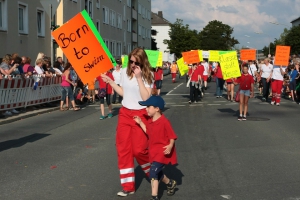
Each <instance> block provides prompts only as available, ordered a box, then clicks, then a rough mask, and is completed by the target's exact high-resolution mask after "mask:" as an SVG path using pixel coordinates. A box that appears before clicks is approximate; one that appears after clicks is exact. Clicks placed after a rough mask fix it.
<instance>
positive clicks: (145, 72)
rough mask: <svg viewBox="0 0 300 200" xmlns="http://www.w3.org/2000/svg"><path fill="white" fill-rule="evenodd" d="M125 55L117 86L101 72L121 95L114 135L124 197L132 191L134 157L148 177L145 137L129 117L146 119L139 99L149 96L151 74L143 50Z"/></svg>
mask: <svg viewBox="0 0 300 200" xmlns="http://www.w3.org/2000/svg"><path fill="white" fill-rule="evenodd" d="M128 58H129V62H128V67H127V68H124V69H122V72H121V82H120V86H118V85H117V84H116V83H115V82H114V81H112V79H111V78H110V77H108V76H106V75H102V79H103V80H104V81H105V82H107V83H109V84H110V85H111V86H112V87H113V89H114V91H116V92H117V93H118V94H119V95H121V96H123V101H122V106H123V107H122V108H121V109H120V111H119V119H118V125H117V135H116V147H117V153H118V167H119V169H120V179H121V185H122V188H123V189H122V191H120V192H118V193H117V195H118V196H123V197H124V196H128V195H129V194H134V193H135V174H134V158H135V159H136V161H137V163H138V164H139V165H140V166H141V168H142V170H143V171H144V172H145V173H146V175H147V176H149V170H150V163H149V154H148V138H147V136H146V135H145V133H144V132H143V130H142V129H141V127H140V126H139V125H138V124H137V123H136V122H135V121H134V120H132V119H133V117H134V116H139V117H140V118H141V120H142V121H143V122H144V123H145V122H146V120H147V119H146V118H147V112H146V107H145V106H141V105H140V104H139V103H138V102H139V101H146V100H147V99H148V98H149V97H150V95H151V93H152V89H151V88H152V84H153V75H152V73H151V66H150V63H149V61H148V57H147V55H146V52H145V51H144V49H142V48H136V49H134V50H133V51H132V52H131V53H130V54H129V56H128Z"/></svg>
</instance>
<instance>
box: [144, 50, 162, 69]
mask: <svg viewBox="0 0 300 200" xmlns="http://www.w3.org/2000/svg"><path fill="white" fill-rule="evenodd" d="M145 52H146V54H147V56H148V60H149V63H150V65H151V67H153V68H156V64H157V60H158V56H159V51H153V50H145Z"/></svg>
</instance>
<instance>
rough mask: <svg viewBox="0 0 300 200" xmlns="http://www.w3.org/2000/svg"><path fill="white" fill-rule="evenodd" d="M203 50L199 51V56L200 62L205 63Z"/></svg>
mask: <svg viewBox="0 0 300 200" xmlns="http://www.w3.org/2000/svg"><path fill="white" fill-rule="evenodd" d="M202 52H203V51H202V50H198V55H199V60H200V61H203V54H202Z"/></svg>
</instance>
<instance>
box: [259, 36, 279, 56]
mask: <svg viewBox="0 0 300 200" xmlns="http://www.w3.org/2000/svg"><path fill="white" fill-rule="evenodd" d="M276 45H277V44H276V39H275V42H271V43H270V54H271V55H275V51H276ZM262 52H263V54H264V56H266V57H268V55H269V46H264V48H263V49H262Z"/></svg>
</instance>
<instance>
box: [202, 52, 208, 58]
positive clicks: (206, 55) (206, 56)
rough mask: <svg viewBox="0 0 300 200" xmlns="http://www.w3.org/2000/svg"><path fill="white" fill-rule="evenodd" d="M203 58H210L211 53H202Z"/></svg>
mask: <svg viewBox="0 0 300 200" xmlns="http://www.w3.org/2000/svg"><path fill="white" fill-rule="evenodd" d="M202 58H206V59H208V58H209V51H202Z"/></svg>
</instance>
